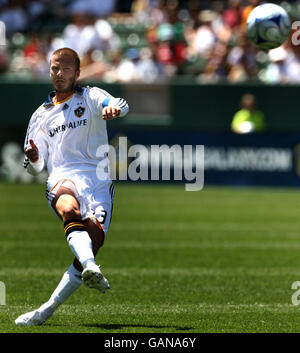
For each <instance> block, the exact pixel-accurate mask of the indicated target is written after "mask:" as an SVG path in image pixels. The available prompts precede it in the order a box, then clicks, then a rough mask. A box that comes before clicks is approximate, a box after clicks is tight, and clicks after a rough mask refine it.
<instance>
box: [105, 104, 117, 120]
mask: <svg viewBox="0 0 300 353" xmlns="http://www.w3.org/2000/svg"><path fill="white" fill-rule="evenodd" d="M120 113H121V109H120V108H114V107H105V108H103V109H102V118H103V120H111V119H113V118H117V117H118V116H119V115H120Z"/></svg>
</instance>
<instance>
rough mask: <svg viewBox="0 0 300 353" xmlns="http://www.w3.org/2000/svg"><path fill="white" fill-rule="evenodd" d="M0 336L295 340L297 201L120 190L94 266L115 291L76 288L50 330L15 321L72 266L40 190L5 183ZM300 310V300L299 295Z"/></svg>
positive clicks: (250, 193) (224, 191)
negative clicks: (284, 335)
mask: <svg viewBox="0 0 300 353" xmlns="http://www.w3.org/2000/svg"><path fill="white" fill-rule="evenodd" d="M0 219H1V222H0V259H1V262H0V281H2V282H4V283H5V285H6V305H1V306H0V332H1V333H6V332H33V333H35V332H47V333H48V332H49V333H50V332H83V333H84V332H106V333H138V332H139V333H146V332H151V333H199V332H300V306H294V305H293V304H292V301H291V298H292V295H293V293H294V292H295V291H294V290H292V288H291V286H292V283H293V282H295V281H300V192H299V191H298V190H296V189H254V188H249V189H241V188H213V187H205V188H204V189H203V190H202V191H199V192H186V191H185V190H184V186H183V185H176V186H174V185H173V186H172V185H164V186H161V185H146V184H137V185H129V184H117V186H116V195H115V206H114V214H113V219H112V224H111V227H110V232H109V234H108V237H107V240H106V243H105V245H104V247H103V248H102V249H101V250H100V252H99V253H98V255H97V262H98V263H100V264H101V266H102V270H103V272H104V274H105V275H106V276H107V278H108V279H109V281H110V284H111V290H110V291H109V292H108V293H107V294H105V295H103V294H101V293H99V292H97V291H96V290H93V289H89V288H87V287H84V286H81V287H80V288H79V290H78V291H77V292H75V293H74V294H73V296H71V297H70V298H69V299H68V301H67V302H66V303H65V304H64V305H62V306H61V307H60V308H59V309H58V311H57V312H56V313H55V315H54V316H53V317H52V318H50V319H49V321H47V322H46V323H45V324H44V325H43V326H39V327H17V326H15V323H14V320H15V319H16V317H17V316H18V315H20V314H22V313H25V312H27V311H30V310H33V309H35V308H37V307H38V306H39V305H41V304H42V303H43V302H45V301H46V300H47V299H48V298H49V296H50V294H51V293H52V291H53V290H54V288H55V287H56V285H57V284H58V282H59V280H60V278H61V276H62V274H63V272H64V271H65V270H66V269H67V268H68V266H69V265H70V263H71V262H72V259H73V255H72V254H71V251H70V250H69V248H68V246H67V243H66V240H65V237H64V234H63V227H62V224H61V223H60V222H59V221H58V219H56V218H55V217H54V215H53V214H52V213H51V211H50V209H49V208H48V205H47V202H46V199H45V197H44V186H43V185H37V184H31V185H19V184H18V185H13V184H3V183H2V184H0ZM299 299H300V296H299Z"/></svg>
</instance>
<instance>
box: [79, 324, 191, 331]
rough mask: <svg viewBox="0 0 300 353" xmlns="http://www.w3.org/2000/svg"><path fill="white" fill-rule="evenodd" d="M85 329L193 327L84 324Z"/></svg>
mask: <svg viewBox="0 0 300 353" xmlns="http://www.w3.org/2000/svg"><path fill="white" fill-rule="evenodd" d="M83 326H85V327H95V328H100V329H104V330H121V329H123V328H127V327H145V328H154V329H175V330H176V331H178V330H183V331H188V330H192V329H194V327H182V326H162V325H131V324H128V325H126V324H84V325H83Z"/></svg>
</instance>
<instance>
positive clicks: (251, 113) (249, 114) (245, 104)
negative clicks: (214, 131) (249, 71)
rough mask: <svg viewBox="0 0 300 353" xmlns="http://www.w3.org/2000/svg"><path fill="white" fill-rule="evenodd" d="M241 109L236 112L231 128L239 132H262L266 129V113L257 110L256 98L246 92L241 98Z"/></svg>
mask: <svg viewBox="0 0 300 353" xmlns="http://www.w3.org/2000/svg"><path fill="white" fill-rule="evenodd" d="M241 108H242V109H241V110H239V111H238V112H237V113H235V115H234V117H233V120H232V123H231V129H232V131H233V132H235V133H237V134H248V133H251V132H261V131H263V130H264V129H265V120H264V114H263V113H262V112H261V111H259V110H256V99H255V97H254V96H253V95H252V94H250V93H246V94H244V95H243V96H242V98H241Z"/></svg>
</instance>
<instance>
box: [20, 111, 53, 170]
mask: <svg viewBox="0 0 300 353" xmlns="http://www.w3.org/2000/svg"><path fill="white" fill-rule="evenodd" d="M39 121H40V116H39V115H38V114H36V113H34V114H33V115H32V117H31V119H30V122H29V125H28V128H27V133H26V137H25V141H24V152H25V151H26V150H27V149H28V148H29V147H30V143H29V140H33V142H34V143H35V145H36V146H37V148H38V150H39V159H38V160H37V162H31V161H30V160H29V158H28V157H27V156H26V155H25V158H24V168H25V169H26V170H27V172H28V173H29V174H32V175H37V174H38V173H40V172H41V171H42V170H43V168H44V166H45V164H46V163H47V160H48V143H47V141H46V138H45V136H44V133H43V132H42V131H41V129H40V124H39Z"/></svg>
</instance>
